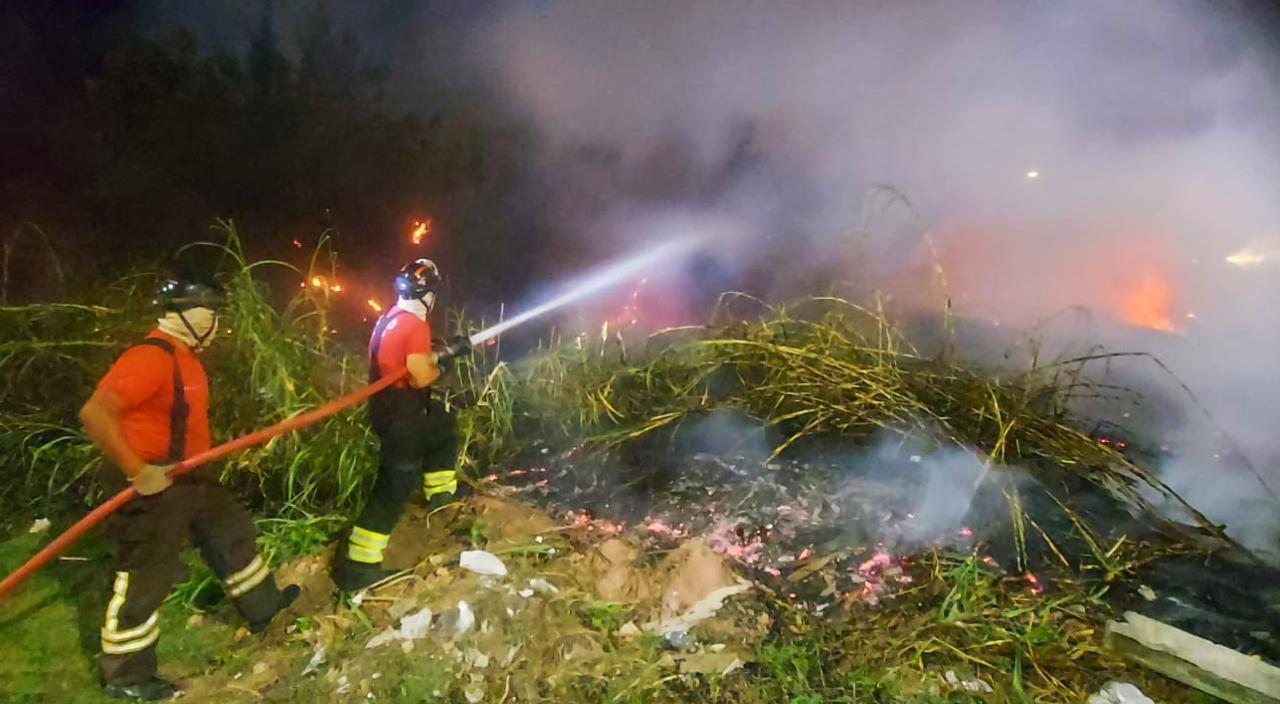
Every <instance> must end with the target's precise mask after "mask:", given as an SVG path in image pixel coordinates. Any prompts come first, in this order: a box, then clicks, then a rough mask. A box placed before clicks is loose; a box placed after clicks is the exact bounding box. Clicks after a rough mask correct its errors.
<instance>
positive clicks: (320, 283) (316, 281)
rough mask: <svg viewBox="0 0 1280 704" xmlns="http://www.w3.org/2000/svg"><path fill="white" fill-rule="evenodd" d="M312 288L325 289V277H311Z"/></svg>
mask: <svg viewBox="0 0 1280 704" xmlns="http://www.w3.org/2000/svg"><path fill="white" fill-rule="evenodd" d="M311 286H312V287H313V288H323V287H324V277H323V276H313V277H311Z"/></svg>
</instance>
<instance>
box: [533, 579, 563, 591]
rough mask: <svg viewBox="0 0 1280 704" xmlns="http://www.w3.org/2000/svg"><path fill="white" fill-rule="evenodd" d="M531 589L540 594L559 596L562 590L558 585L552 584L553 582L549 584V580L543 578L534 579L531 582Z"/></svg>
mask: <svg viewBox="0 0 1280 704" xmlns="http://www.w3.org/2000/svg"><path fill="white" fill-rule="evenodd" d="M529 588H531V589H533V590H534V591H535V592H537V593H539V594H559V593H560V589H559V588H557V587H556V585H554V584H552V583H551V582H548V581H547V580H545V579H543V578H541V577H534V578H533V579H531V580H529Z"/></svg>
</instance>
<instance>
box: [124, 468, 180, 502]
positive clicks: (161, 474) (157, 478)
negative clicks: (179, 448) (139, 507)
mask: <svg viewBox="0 0 1280 704" xmlns="http://www.w3.org/2000/svg"><path fill="white" fill-rule="evenodd" d="M170 469H173V465H171V464H167V465H159V464H144V465H142V469H140V470H138V473H137V474H135V475H133V476H132V477H129V481H131V482H133V489H134V491H136V492H138V493H139V494H142V495H143V496H151V495H152V494H159V493H160V492H162V491H164V490H165V489H168V488H169V487H170V486H172V485H173V480H172V479H170V478H169V470H170Z"/></svg>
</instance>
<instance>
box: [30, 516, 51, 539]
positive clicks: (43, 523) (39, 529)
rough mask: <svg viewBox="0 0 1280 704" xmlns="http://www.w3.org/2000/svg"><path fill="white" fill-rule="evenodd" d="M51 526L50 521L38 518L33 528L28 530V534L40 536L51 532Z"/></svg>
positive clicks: (32, 525)
mask: <svg viewBox="0 0 1280 704" xmlns="http://www.w3.org/2000/svg"><path fill="white" fill-rule="evenodd" d="M49 525H50V523H49V519H47V518H37V519H36V520H35V522H34V523H32V524H31V527H30V528H28V529H27V533H30V534H32V535H39V534H40V533H44V532H45V531H47V530H49Z"/></svg>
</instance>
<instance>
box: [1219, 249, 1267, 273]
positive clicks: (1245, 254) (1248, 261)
mask: <svg viewBox="0 0 1280 704" xmlns="http://www.w3.org/2000/svg"><path fill="white" fill-rule="evenodd" d="M1266 261H1267V255H1265V254H1263V253H1262V252H1259V251H1258V250H1256V249H1254V248H1253V247H1245V248H1244V249H1241V250H1240V251H1238V252H1232V253H1231V254H1229V255H1227V263H1228V264H1230V265H1232V266H1238V267H1240V268H1242V269H1246V268H1248V267H1253V266H1258V265H1259V264H1264V263H1266Z"/></svg>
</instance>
